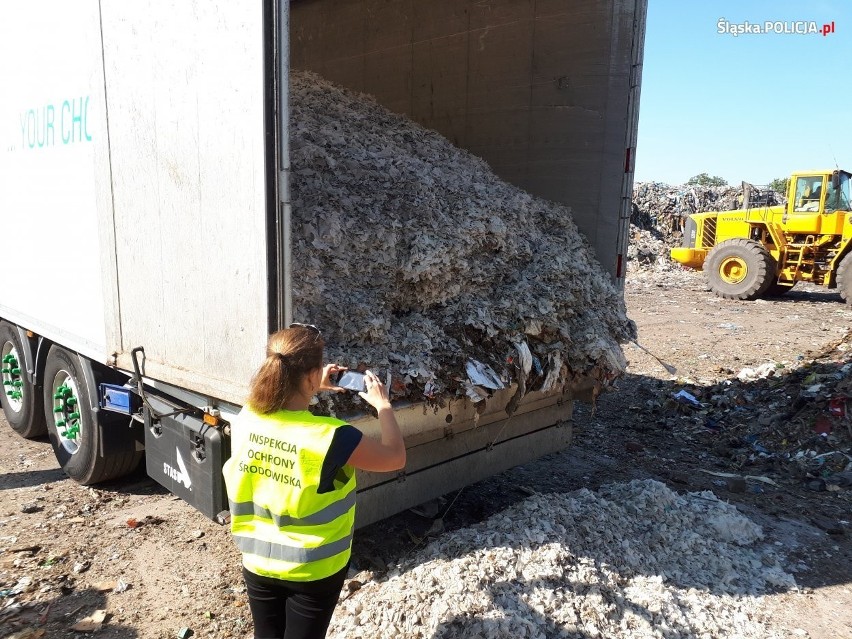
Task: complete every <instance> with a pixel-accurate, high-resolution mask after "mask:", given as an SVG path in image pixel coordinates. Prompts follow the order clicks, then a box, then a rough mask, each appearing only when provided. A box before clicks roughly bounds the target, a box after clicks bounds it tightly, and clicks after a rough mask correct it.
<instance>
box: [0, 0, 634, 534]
mask: <svg viewBox="0 0 852 639" xmlns="http://www.w3.org/2000/svg"><path fill="white" fill-rule="evenodd" d="M645 4H646V3H645V0H624V1H616V2H606V1H603V0H582V1H579V2H576V1H572V0H553V1H550V2H537V3H533V2H528V1H526V0H486V1H485V2H482V0H476V1H474V0H384V1H381V2H376V1H375V0H294V1H293V2H285V1H282V0H265V1H261V0H235V1H228V2H224V1H221V0H205V1H201V0H150V1H149V2H142V3H135V2H121V1H119V0H27V1H26V2H24V1H22V0H16V1H14V2H9V3H5V4H4V5H3V7H2V8H0V86H2V98H0V237H2V246H3V251H2V252H3V258H4V260H3V261H4V268H3V272H2V275H0V356H2V380H3V386H2V391H0V401H1V402H2V407H3V410H4V413H5V417H6V420H7V421H8V423H9V425H10V426H11V427H12V428H14V429H15V430H16V431H18V432H19V433H20V434H21V435H23V436H24V437H34V436H38V435H43V434H44V433H47V434H48V435H49V437H50V440H51V443H52V445H53V448H54V451H55V452H56V456H57V459H58V460H59V463H60V464H61V465H62V467H63V469H64V470H65V471H66V472H67V473H68V475H70V476H71V477H72V478H74V479H75V480H77V481H79V482H82V483H86V484H88V483H96V482H100V481H104V480H107V479H111V478H114V477H118V476H121V475H123V474H126V473H127V472H129V471H131V470H133V469H134V468H135V467H136V466H137V465H138V464H139V462H140V460H141V459H142V457H143V453H144V454H145V457H146V464H147V470H148V473H149V474H150V475H151V477H153V478H154V479H155V480H157V481H158V482H160V483H161V484H163V485H164V486H166V487H167V488H168V489H169V490H171V491H173V492H174V493H176V494H178V495H180V496H181V497H182V498H184V499H185V500H186V501H188V502H189V503H191V504H193V505H194V506H195V507H196V508H198V509H199V510H201V511H202V512H203V513H205V514H206V515H208V516H210V517H214V516H216V514H217V513H219V512H220V511H222V510H224V509H225V508H226V503H227V502H226V498H225V494H224V488H223V484H222V479H221V465H222V463H223V462H224V460H225V459H226V458H227V455H228V439H229V438H228V419H229V416H230V415H233V414H234V413H235V412H236V411H238V410H239V406H240V404H241V402H242V401H243V398H244V397H245V394H246V388H247V383H248V380H249V379H250V377H251V374H252V372H253V370H254V368H255V366H256V365H257V364H258V362H260V361H261V360H262V358H263V356H264V346H265V341H266V337H267V335H268V334H269V333H270V332H271V331H274V330H276V329H277V328H278V327H280V326H284V325H287V324H288V323H289V319H290V317H291V315H292V312H291V299H290V285H289V282H290V278H291V277H293V275H292V274H291V272H290V268H289V246H290V242H291V241H292V238H291V237H290V203H289V168H290V167H289V156H288V135H287V123H288V100H287V95H288V92H287V87H288V73H289V69H290V66H291V64H292V66H293V67H294V68H300V69H309V70H314V71H317V72H319V73H320V74H322V75H325V76H326V77H328V78H329V79H331V80H333V81H335V82H337V83H338V84H343V85H345V86H349V87H351V88H355V89H357V90H360V91H364V92H367V93H371V94H373V95H375V96H376V98H377V99H378V100H379V102H381V103H382V104H384V105H385V106H387V107H388V108H391V109H392V110H395V111H398V112H401V113H406V114H407V115H409V116H410V117H412V118H413V119H415V120H417V121H419V122H421V123H422V124H424V125H425V126H428V127H431V128H434V129H437V130H438V131H440V132H441V133H443V134H444V135H445V136H447V137H448V138H449V139H451V140H452V141H453V142H455V143H456V144H458V145H459V146H462V147H465V148H468V149H470V150H472V151H473V152H474V153H476V154H477V155H480V156H482V157H484V158H485V159H486V160H488V161H489V163H490V164H491V165H492V166H493V167H494V169H495V171H496V172H497V173H498V174H500V175H501V176H502V177H503V178H504V179H507V180H509V181H512V182H515V183H516V184H518V185H519V186H521V187H523V188H526V189H527V190H529V191H530V192H532V193H534V194H536V195H541V196H544V197H547V198H549V199H552V200H555V201H561V202H565V203H568V204H570V205H571V206H572V207H573V210H574V216H575V220H576V222H577V224H578V226H579V227H580V228H581V230H583V232H584V233H585V234H586V236H587V237H588V238H589V240H590V242H591V243H592V245H593V246H594V247H595V249H596V252H597V255H598V258H599V260H600V261H601V263H602V264H603V265H604V267H605V268H606V269H607V270H608V271H609V272H610V273H611V274H612V276H613V278H615V279H620V278H622V277H623V269H624V263H623V260H624V256H625V254H626V251H625V247H626V238H627V229H628V220H629V211H630V208H629V197H630V192H631V188H632V176H633V166H632V163H633V152H634V148H635V140H636V131H635V128H636V121H637V116H638V96H639V79H640V72H641V59H642V44H643V38H644V21H645ZM591 390H593V389H592V385H591V383H590V384H588V385H584V384H583V383H582V382H579V383H578V384H577V385H575V386H574V387H565V388H561V387H560V388H559V390H558V391H557V390H554V391H551V392H549V393H531V394H529V395H527V396H526V397H525V399H524V400H523V402H522V404H521V405H520V407H519V408H518V410H517V412H516V413H515V416H514V417H513V424H512V427H511V428H504V426H505V420H506V413H505V412H504V410H503V409H504V408H505V406H506V403H507V402H508V401H509V398H510V397H511V395H512V391H511V389H509V390H506V391H501V392H500V393H498V394H497V395H496V397H495V398H494V399H493V400H492V401H490V402H489V404H488V412H487V413H485V414H484V415H479V416H477V415H476V410H475V408H474V406H472V405H471V404H470V402H469V401H467V400H458V401H454V402H451V403H450V404H449V405H448V406H447V407H446V408H441V409H433V410H429V411H426V410H424V406H422V405H411V406H403V407H401V408H400V411H399V418H400V423H401V426H402V428H403V431H404V435H405V439H406V445H407V447H408V449H409V454H408V458H409V463H408V466H407V468H406V470H405V473H401V474H399V475H397V476H393V477H386V476H378V475H377V476H372V475H370V474H364V475H362V476H361V478H360V484H359V486H360V490H361V492H362V498H361V504H362V505H361V508H360V509H359V522H360V524H362V525H363V524H365V523H368V522H371V521H375V520H377V519H380V518H382V517H384V516H387V515H389V514H391V513H393V512H397V511H399V510H401V509H402V508H405V507H406V506H410V505H412V504H415V503H419V502H422V501H424V500H426V499H428V498H430V497H433V496H436V495H439V494H442V493H444V492H447V491H448V490H450V489H452V488H454V487H458V486H461V485H465V484H467V483H470V482H472V481H475V480H477V479H480V478H482V477H484V476H487V475H488V474H492V473H495V472H498V471H500V470H503V469H505V468H508V467H510V466H512V465H515V464H519V463H523V462H525V461H528V460H530V459H533V458H536V457H538V456H541V455H543V454H545V453H548V452H552V451H555V450H559V449H561V448H563V447H565V446H566V445H567V444H568V443H569V442H570V438H571V431H570V426H566V425H565V420H566V419H567V418H568V417H569V416H570V413H571V407H572V401H573V399H574V398H575V397H576V396H577V395H578V394H581V393H584V392H589V391H591ZM359 423H360V425H361V426H362V427H363V428H365V429H367V430H369V429H370V428H372V427H373V424H372V422H371V420H369V419H366V418H365V419H363V420H362V421H361V422H359ZM474 426H476V427H475V428H474Z"/></svg>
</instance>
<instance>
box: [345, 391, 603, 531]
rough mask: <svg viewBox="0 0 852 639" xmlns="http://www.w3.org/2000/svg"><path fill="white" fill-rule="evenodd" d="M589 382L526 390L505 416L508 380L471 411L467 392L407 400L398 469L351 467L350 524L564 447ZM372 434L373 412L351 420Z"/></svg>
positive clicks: (392, 511)
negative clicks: (353, 502)
mask: <svg viewBox="0 0 852 639" xmlns="http://www.w3.org/2000/svg"><path fill="white" fill-rule="evenodd" d="M594 388H595V386H594V385H593V384H592V383H585V382H584V383H582V384H577V385H574V386H572V387H571V388H570V389H568V388H567V387H566V388H565V389H562V388H559V389H556V390H553V391H550V392H548V393H542V392H534V393H530V394H529V395H527V396H526V397H524V399H523V400H522V401H521V402H520V404H519V406H518V409H517V411H516V412H515V413H514V414H513V415H512V416H509V415H507V413H506V410H505V409H506V406H507V404H508V403H509V400H510V399H511V397H512V395H513V394H514V391H515V388H514V387H513V388H511V389H507V390H504V391H500V392H498V393H496V394H495V396H494V397H493V398H492V399H491V400H489V401H488V403H487V408H486V410H485V411H484V412H483V413H482V414H480V415H479V416H478V418H477V417H476V414H477V409H476V406H475V405H474V404H473V403H472V402H471V401H469V400H468V399H460V400H455V401H454V402H452V403H450V404H448V405H447V406H446V407H444V408H430V407H427V406H426V405H424V404H414V405H410V406H407V407H404V408H399V409H397V411H396V416H397V421H398V422H399V424H400V429H401V430H402V431H403V435H404V437H405V443H406V449H407V458H408V460H407V462H406V467H405V469H404V471H402V472H400V473H397V474H396V475H391V474H388V473H369V472H361V471H359V473H358V509H357V511H356V526H357V527H359V528H360V527H363V526H366V525H368V524H371V523H374V522H376V521H379V520H381V519H384V518H386V517H389V516H391V515H393V514H396V513H398V512H401V511H403V510H405V509H406V508H410V507H412V506H415V505H417V504H420V503H423V502H426V501H428V500H430V499H434V498H436V497H439V496H441V495H444V494H446V493H448V492H451V491H453V490H456V489H459V488H461V487H462V486H466V485H469V484H472V483H475V482H477V481H479V480H481V479H485V478H486V477H489V476H491V475H495V474H497V473H499V472H502V471H504V470H507V469H509V468H512V467H514V466H518V465H521V464H525V463H527V462H530V461H533V460H534V459H537V458H539V457H542V456H544V455H547V454H549V453H554V452H557V451H560V450H563V449H564V448H566V447H567V446H568V445H569V444H570V443H571V438H572V428H571V425H570V419H571V416H572V412H573V407H574V399H576V398H583V399H588V398H590V397H592V396H593V394H594ZM353 424H355V425H356V426H357V427H358V428H359V429H361V430H362V431H364V432H365V434H368V435H370V434H372V435H374V436H378V433H379V425H378V422H377V420H374V419H363V420H355V421H353Z"/></svg>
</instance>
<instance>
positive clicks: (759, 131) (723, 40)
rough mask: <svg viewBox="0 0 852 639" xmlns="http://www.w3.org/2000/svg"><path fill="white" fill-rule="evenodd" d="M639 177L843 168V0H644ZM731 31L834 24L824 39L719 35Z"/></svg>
mask: <svg viewBox="0 0 852 639" xmlns="http://www.w3.org/2000/svg"><path fill="white" fill-rule="evenodd" d="M648 5H649V6H648V23H647V34H646V38H645V59H644V68H643V71H642V89H641V91H642V94H641V102H640V110H639V140H638V144H637V151H636V181H649V180H656V181H660V182H668V183H671V184H679V183H682V182H685V181H686V180H687V179H689V178H690V177H691V176H693V175H696V174H698V173H702V172H705V171H706V172H707V173H709V174H710V175H719V176H721V177H723V178H725V179H726V180H727V181H728V182H729V183H732V184H734V183H739V182H740V181H742V180H747V181H749V182H752V183H753V184H766V183H767V182H769V181H770V180H771V179H773V178H776V177H783V176H786V175H787V174H789V173H791V172H792V171H796V170H807V169H814V168H831V167H833V166H834V162H835V159H834V158H835V157H836V159H837V163H838V164H839V165H840V167H841V168H845V169H847V170H852V122H850V114H852V2H849V1H848V0H824V1H819V0H817V1H816V2H810V3H804V2H801V1H798V2H791V1H788V0H781V1H778V2H768V1H765V2H760V1H756V0H752V1H750V2H749V1H746V2H743V1H740V2H735V1H732V0H724V1H719V2H692V1H684V0H648ZM721 18H724V19H725V20H727V22H728V23H730V24H736V23H744V22H746V21H748V22H750V23H752V24H755V23H756V24H759V25H760V26H761V28H762V27H763V24H764V22H766V21H804V22H811V21H813V22H816V23H817V25H818V26H819V27H820V28H822V25H823V24H824V23H830V22H832V21H834V24H835V32H834V33H833V34H829V35H826V36H822V35H792V34H777V33H770V34H760V35H757V34H742V35H738V36H736V37H734V36H733V35H731V34H729V33H725V34H720V33H718V26H717V25H718V22H719V20H720V19H721Z"/></svg>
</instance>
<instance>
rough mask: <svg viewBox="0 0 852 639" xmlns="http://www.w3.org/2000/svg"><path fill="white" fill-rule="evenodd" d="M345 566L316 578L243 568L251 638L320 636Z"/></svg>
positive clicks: (316, 638) (308, 638)
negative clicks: (282, 576)
mask: <svg viewBox="0 0 852 639" xmlns="http://www.w3.org/2000/svg"><path fill="white" fill-rule="evenodd" d="M348 569H349V567H348V566H347V567H345V568H343V570H341V571H340V572H338V573H336V574H334V575H332V576H331V577H326V578H325V579H319V580H317V581H304V582H298V581H282V580H281V579H273V578H272V577H263V576H261V575H256V574H254V573H253V572H250V571H248V570H246V569H245V568H243V578H244V579H245V581H246V591H247V593H248V598H249V607H250V608H251V616H252V620H253V621H254V637H255V639H323V638H324V637H325V633H326V631H327V630H328V624H329V623H330V622H331V615H332V613H334V607H335V606H336V605H337V600H338V598H339V597H340V589H341V588H342V587H343V580H344V579H345V578H346V572H347V570H348Z"/></svg>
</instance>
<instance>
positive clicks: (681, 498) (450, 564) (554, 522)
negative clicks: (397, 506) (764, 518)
mask: <svg viewBox="0 0 852 639" xmlns="http://www.w3.org/2000/svg"><path fill="white" fill-rule="evenodd" d="M763 537H764V535H763V531H762V530H761V528H760V526H758V525H756V524H754V523H753V522H752V521H751V520H749V519H748V518H747V517H745V516H743V515H742V514H741V513H740V512H738V511H737V509H736V508H735V507H734V506H731V505H730V504H727V503H725V502H723V501H720V500H719V499H718V498H717V497H716V496H715V495H713V494H712V493H710V492H702V493H687V494H685V495H678V494H677V493H675V492H673V491H671V490H670V489H669V488H667V487H666V486H665V485H664V484H661V483H659V482H656V481H653V480H644V481H632V482H630V483H627V484H614V485H610V486H604V487H602V488H601V489H600V491H599V492H597V493H595V492H592V491H589V490H586V489H582V490H579V491H577V492H575V493H569V494H541V495H536V496H534V497H532V498H529V499H526V500H524V501H522V502H520V503H518V504H516V505H514V506H513V507H511V508H509V509H508V510H506V511H504V512H501V513H499V514H497V515H494V516H493V517H491V518H489V519H487V520H486V521H483V522H482V523H479V524H476V525H474V526H471V527H469V528H465V529H461V530H456V531H454V532H452V533H448V534H444V535H442V536H441V537H440V538H439V539H437V540H436V541H434V542H432V543H431V544H429V545H428V546H427V547H426V548H424V549H423V550H422V551H420V552H418V553H417V554H416V555H415V556H414V557H412V558H410V559H408V560H406V561H405V562H404V564H403V565H402V566H400V567H399V568H397V569H395V570H393V571H391V572H390V573H389V574H388V576H387V579H386V580H383V581H379V582H376V581H372V582H368V583H366V584H363V585H362V584H361V582H359V586H360V588H359V589H358V591H357V592H354V593H353V594H352V595H351V596H349V597H348V598H347V599H346V601H344V602H343V604H342V605H341V606H339V607H338V610H337V611H336V613H335V617H334V619H333V621H332V626H331V629H330V632H329V636H330V637H339V638H342V637H364V638H367V637H369V638H370V639H373V638H378V637H395V638H400V639H407V638H415V637H416V638H430V639H431V638H434V639H438V638H445V639H449V638H459V639H460V638H462V637H464V638H465V639H475V638H479V639H487V638H490V637H530V638H533V637H541V638H544V637H580V636H582V637H608V638H612V639H617V638H620V637H624V638H627V637H638V636H641V637H734V636H736V637H742V638H743V639H745V638H750V637H754V638H758V637H760V638H761V639H765V638H767V637H773V636H778V635H776V634H774V633H772V632H768V631H767V629H766V627H765V625H764V622H765V619H763V615H762V613H761V597H760V595H761V594H762V593H765V592H768V591H772V590H776V589H795V588H796V584H795V581H794V579H793V577H792V576H791V575H789V574H788V573H786V572H785V571H784V570H783V569H782V568H781V566H780V565H779V563H778V558H777V557H776V556H775V553H774V551H773V547H772V546H771V545H767V544H763V543H760V542H761V540H762V539H763Z"/></svg>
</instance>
